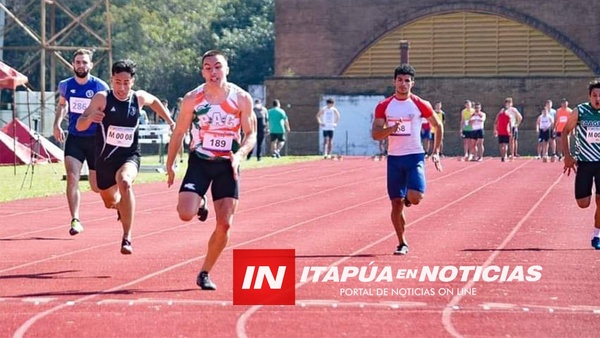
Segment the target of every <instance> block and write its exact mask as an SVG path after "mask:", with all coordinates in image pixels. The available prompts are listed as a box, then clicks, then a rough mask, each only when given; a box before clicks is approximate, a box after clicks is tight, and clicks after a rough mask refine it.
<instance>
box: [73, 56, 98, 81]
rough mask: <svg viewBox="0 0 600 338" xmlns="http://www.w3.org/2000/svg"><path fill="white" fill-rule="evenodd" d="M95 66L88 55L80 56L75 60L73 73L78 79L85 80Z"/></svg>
mask: <svg viewBox="0 0 600 338" xmlns="http://www.w3.org/2000/svg"><path fill="white" fill-rule="evenodd" d="M93 66H94V64H93V63H92V60H90V56H89V55H87V54H79V55H77V56H75V59H73V72H74V73H75V76H77V77H78V78H85V77H87V76H88V74H89V73H90V70H92V67H93Z"/></svg>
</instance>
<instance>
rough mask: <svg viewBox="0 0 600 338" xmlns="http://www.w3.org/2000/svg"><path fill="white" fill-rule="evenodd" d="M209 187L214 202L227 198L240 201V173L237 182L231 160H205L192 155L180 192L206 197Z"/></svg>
mask: <svg viewBox="0 0 600 338" xmlns="http://www.w3.org/2000/svg"><path fill="white" fill-rule="evenodd" d="M211 183H212V184H211ZM209 186H210V192H211V194H212V198H213V201H217V200H220V199H222V198H226V197H231V198H235V199H238V198H239V192H240V186H239V173H238V180H237V181H236V180H235V179H234V178H233V169H232V168H231V161H230V160H205V159H201V158H199V157H198V156H196V155H195V154H194V153H191V154H190V156H189V158H188V169H187V171H186V172H185V176H184V177H183V181H182V182H181V187H180V188H179V192H182V191H190V192H195V193H196V194H198V195H200V196H204V195H206V192H207V191H208V187H209Z"/></svg>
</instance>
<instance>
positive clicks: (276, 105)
mask: <svg viewBox="0 0 600 338" xmlns="http://www.w3.org/2000/svg"><path fill="white" fill-rule="evenodd" d="M279 106H281V102H279V100H277V99H275V100H273V107H279Z"/></svg>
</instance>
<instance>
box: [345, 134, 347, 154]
mask: <svg viewBox="0 0 600 338" xmlns="http://www.w3.org/2000/svg"><path fill="white" fill-rule="evenodd" d="M345 155H346V156H348V130H346V154H345Z"/></svg>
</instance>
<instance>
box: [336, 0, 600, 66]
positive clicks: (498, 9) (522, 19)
mask: <svg viewBox="0 0 600 338" xmlns="http://www.w3.org/2000/svg"><path fill="white" fill-rule="evenodd" d="M455 12H476V13H481V14H490V15H497V16H501V17H504V18H506V19H510V20H513V21H516V22H519V23H521V24H524V25H526V26H529V27H532V28H534V29H536V30H538V31H540V32H542V33H544V34H546V35H548V36H549V37H551V38H552V39H554V40H556V41H557V42H558V43H560V44H561V45H563V46H565V48H567V49H568V50H570V51H572V52H573V53H574V54H575V55H576V56H577V57H579V58H580V59H581V60H582V61H583V62H584V63H585V64H586V65H587V66H588V67H589V68H590V69H591V70H592V71H593V72H594V73H595V74H599V73H600V65H599V64H598V63H597V62H596V61H595V60H594V59H593V58H592V57H591V56H590V55H589V54H588V53H587V52H585V50H584V49H583V48H581V47H580V46H579V45H577V44H576V43H574V42H573V41H572V40H571V39H570V38H569V37H568V36H566V35H565V34H563V33H561V32H559V31H558V30H557V29H555V28H554V27H552V26H550V25H548V24H546V23H545V22H543V21H541V20H538V19H536V18H534V17H532V16H530V15H527V14H525V13H523V12H519V11H516V10H514V9H508V8H505V7H502V6H497V5H488V4H478V3H453V4H443V5H437V6H431V7H428V8H426V9H407V10H406V11H403V12H402V15H400V16H397V17H395V19H390V20H388V21H386V25H382V29H381V30H380V31H379V34H377V36H376V38H374V39H372V40H371V41H369V42H368V44H367V45H365V46H364V48H362V49H361V50H360V51H358V53H356V54H355V55H354V57H353V58H352V59H351V60H350V62H348V63H347V64H346V65H345V66H344V67H343V68H342V71H341V72H340V74H339V75H341V74H343V73H344V72H345V71H346V70H347V69H348V68H349V67H350V66H351V65H352V63H353V62H355V61H356V60H357V59H358V58H359V57H360V55H362V54H363V53H364V52H365V51H366V50H368V49H369V48H370V47H371V46H372V45H373V44H374V43H375V42H376V41H378V40H379V39H381V38H382V37H383V36H384V35H385V34H387V33H389V32H391V31H393V30H395V29H397V28H398V27H402V26H405V25H408V24H410V23H413V22H415V21H418V20H421V19H423V18H426V17H429V16H433V15H441V14H448V13H455Z"/></svg>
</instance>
